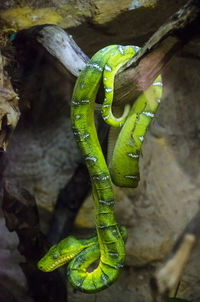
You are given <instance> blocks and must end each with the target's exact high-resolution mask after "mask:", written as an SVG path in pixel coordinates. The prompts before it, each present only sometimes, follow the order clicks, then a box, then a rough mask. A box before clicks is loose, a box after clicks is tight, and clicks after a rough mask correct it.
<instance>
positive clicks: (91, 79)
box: [38, 45, 162, 293]
mask: <svg viewBox="0 0 200 302" xmlns="http://www.w3.org/2000/svg"><path fill="white" fill-rule="evenodd" d="M137 49H138V47H134V46H121V45H111V46H107V47H105V48H103V49H101V50H100V51H98V52H97V53H96V54H95V55H94V56H93V57H92V59H91V60H90V61H89V62H88V63H87V64H86V66H85V68H84V69H83V70H82V72H81V74H80V76H79V77H78V79H77V81H76V84H75V87H74V91H73V95H72V101H71V121H72V130H73V133H74V137H75V140H76V142H77V145H78V147H79V149H80V152H81V154H82V157H83V159H84V161H85V163H86V165H87V168H88V170H89V174H90V179H91V183H92V193H93V197H94V205H95V221H96V235H95V236H93V237H91V238H89V239H82V240H77V239H76V238H74V237H72V236H69V237H67V238H65V239H63V240H62V241H60V242H59V243H58V244H56V245H54V246H53V247H51V248H50V250H49V251H48V252H47V254H46V255H45V256H44V257H43V258H42V259H41V260H40V261H39V262H38V268H39V269H40V270H43V271H52V270H54V269H56V268H58V267H60V266H61V265H63V264H65V263H69V265H68V269H67V275H68V279H69V281H70V282H71V284H72V285H73V286H74V287H75V288H77V289H79V290H80V291H83V292H86V293H94V292H98V291H100V290H102V289H104V288H106V287H108V286H110V285H111V284H112V283H113V282H114V281H115V280H116V279H117V277H118V276H119V272H120V270H121V268H122V267H123V265H124V261H125V245H124V243H125V241H126V238H127V232H126V228H125V227H123V226H119V225H118V224H117V222H116V220H115V217H114V193H113V187H112V183H114V184H116V185H117V186H121V187H136V186H137V185H138V181H139V155H140V151H141V146H142V143H143V140H144V136H145V133H146V130H147V128H148V126H149V124H150V122H151V120H152V118H153V117H154V115H155V112H156V110H157V108H158V106H159V103H160V98H161V94H162V82H161V77H160V76H159V77H158V78H157V79H156V80H155V81H154V83H153V84H152V85H151V86H150V87H149V88H148V89H147V90H146V91H144V92H143V93H142V94H141V95H140V96H139V97H138V98H137V100H136V101H135V102H134V103H133V105H132V107H130V105H129V104H128V105H125V108H124V112H123V114H122V115H121V117H115V116H114V115H113V113H112V102H113V93H114V77H115V74H116V73H117V71H118V70H119V68H120V67H121V66H122V65H124V64H125V63H127V62H128V61H129V60H130V58H132V57H133V56H134V54H135V53H136V51H137ZM102 81H103V85H104V90H105V98H104V101H103V105H102V117H103V119H104V121H105V122H106V123H108V124H109V125H110V126H113V127H121V131H120V133H119V136H118V139H117V141H116V144H115V148H114V150H113V154H112V158H111V161H110V163H109V169H108V166H107V163H106V161H105V158H104V155H103V153H102V150H101V146H100V143H99V140H98V136H97V132H96V127H95V121H94V104H95V99H96V95H97V92H98V90H99V87H100V84H101V82H102ZM96 260H98V261H99V262H98V266H97V267H96V268H94V269H93V270H92V271H91V272H90V271H89V270H88V268H89V267H90V265H91V264H92V263H93V262H94V261H96Z"/></svg>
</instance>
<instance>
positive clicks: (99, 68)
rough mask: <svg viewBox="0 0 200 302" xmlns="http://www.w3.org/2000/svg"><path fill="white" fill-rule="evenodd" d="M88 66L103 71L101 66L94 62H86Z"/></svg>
mask: <svg viewBox="0 0 200 302" xmlns="http://www.w3.org/2000/svg"><path fill="white" fill-rule="evenodd" d="M87 66H88V67H93V68H96V69H98V70H99V71H103V69H102V68H101V66H99V65H98V64H95V63H89V64H87Z"/></svg>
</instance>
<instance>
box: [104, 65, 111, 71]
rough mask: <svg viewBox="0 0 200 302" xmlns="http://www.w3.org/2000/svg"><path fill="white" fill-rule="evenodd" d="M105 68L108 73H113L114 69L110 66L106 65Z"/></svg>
mask: <svg viewBox="0 0 200 302" xmlns="http://www.w3.org/2000/svg"><path fill="white" fill-rule="evenodd" d="M104 68H105V70H106V71H112V68H111V67H110V66H109V65H108V64H106V65H105V67H104Z"/></svg>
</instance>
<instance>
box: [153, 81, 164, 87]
mask: <svg viewBox="0 0 200 302" xmlns="http://www.w3.org/2000/svg"><path fill="white" fill-rule="evenodd" d="M153 86H163V83H162V82H155V83H153Z"/></svg>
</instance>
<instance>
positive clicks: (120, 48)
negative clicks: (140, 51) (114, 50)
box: [118, 45, 124, 55]
mask: <svg viewBox="0 0 200 302" xmlns="http://www.w3.org/2000/svg"><path fill="white" fill-rule="evenodd" d="M118 49H119V51H120V52H121V54H122V55H124V50H123V48H122V47H121V45H119V46H118Z"/></svg>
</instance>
